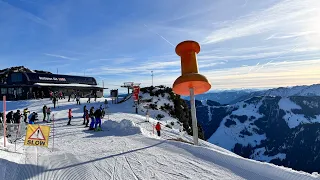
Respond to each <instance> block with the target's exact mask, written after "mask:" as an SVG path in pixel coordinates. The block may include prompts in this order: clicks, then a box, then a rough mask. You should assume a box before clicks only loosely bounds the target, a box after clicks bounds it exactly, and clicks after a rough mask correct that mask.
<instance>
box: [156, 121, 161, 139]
mask: <svg viewBox="0 0 320 180" xmlns="http://www.w3.org/2000/svg"><path fill="white" fill-rule="evenodd" d="M156 130H157V133H158V136H160V130H161V125H160V123H159V122H158V123H157V125H156Z"/></svg>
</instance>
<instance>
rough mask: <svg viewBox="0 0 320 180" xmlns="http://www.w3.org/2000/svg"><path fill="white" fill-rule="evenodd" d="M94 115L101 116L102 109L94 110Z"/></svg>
mask: <svg viewBox="0 0 320 180" xmlns="http://www.w3.org/2000/svg"><path fill="white" fill-rule="evenodd" d="M94 116H95V117H96V118H101V116H102V112H101V110H100V109H97V110H96V112H94Z"/></svg>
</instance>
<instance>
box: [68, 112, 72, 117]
mask: <svg viewBox="0 0 320 180" xmlns="http://www.w3.org/2000/svg"><path fill="white" fill-rule="evenodd" d="M68 117H69V118H71V117H72V111H71V110H69V112H68Z"/></svg>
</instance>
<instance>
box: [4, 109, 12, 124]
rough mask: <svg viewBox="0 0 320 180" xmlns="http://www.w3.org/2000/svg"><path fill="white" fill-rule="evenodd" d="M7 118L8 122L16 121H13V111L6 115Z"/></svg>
mask: <svg viewBox="0 0 320 180" xmlns="http://www.w3.org/2000/svg"><path fill="white" fill-rule="evenodd" d="M6 119H7V123H14V121H13V111H10V112H9V113H8V114H7V115H6Z"/></svg>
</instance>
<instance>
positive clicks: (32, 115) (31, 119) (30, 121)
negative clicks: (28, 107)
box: [28, 112, 36, 124]
mask: <svg viewBox="0 0 320 180" xmlns="http://www.w3.org/2000/svg"><path fill="white" fill-rule="evenodd" d="M28 119H29V124H34V121H35V120H36V113H35V112H33V113H32V114H30V115H29V117H28Z"/></svg>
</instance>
